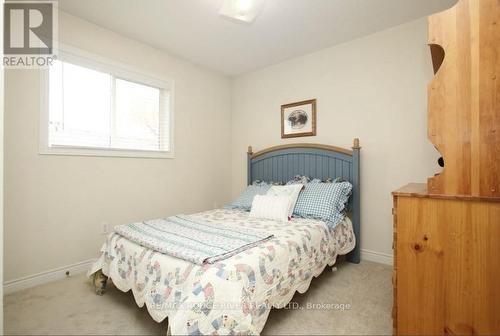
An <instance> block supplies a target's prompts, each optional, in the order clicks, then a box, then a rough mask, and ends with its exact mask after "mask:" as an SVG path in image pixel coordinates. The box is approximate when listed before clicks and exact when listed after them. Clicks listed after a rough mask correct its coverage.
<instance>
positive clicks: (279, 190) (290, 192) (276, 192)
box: [266, 184, 304, 218]
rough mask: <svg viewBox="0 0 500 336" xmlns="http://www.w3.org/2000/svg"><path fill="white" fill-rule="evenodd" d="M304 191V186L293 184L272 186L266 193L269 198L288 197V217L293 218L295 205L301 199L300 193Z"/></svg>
mask: <svg viewBox="0 0 500 336" xmlns="http://www.w3.org/2000/svg"><path fill="white" fill-rule="evenodd" d="M302 189H304V185H303V184H291V185H287V186H272V187H271V188H270V189H269V190H268V191H267V193H266V195H269V196H285V197H288V217H289V218H292V215H293V209H294V208H295V203H297V199H298V198H299V194H300V191H301V190H302Z"/></svg>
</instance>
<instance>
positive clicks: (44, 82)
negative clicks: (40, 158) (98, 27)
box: [39, 43, 175, 159]
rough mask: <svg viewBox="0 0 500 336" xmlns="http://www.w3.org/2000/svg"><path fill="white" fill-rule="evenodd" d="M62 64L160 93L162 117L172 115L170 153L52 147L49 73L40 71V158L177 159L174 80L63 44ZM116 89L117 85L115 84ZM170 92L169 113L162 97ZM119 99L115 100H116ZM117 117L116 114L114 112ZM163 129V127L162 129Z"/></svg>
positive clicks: (60, 59)
mask: <svg viewBox="0 0 500 336" xmlns="http://www.w3.org/2000/svg"><path fill="white" fill-rule="evenodd" d="M57 55H58V60H59V61H62V62H68V63H72V64H75V65H78V66H82V67H86V68H89V69H93V70H97V71H101V72H105V73H108V74H110V75H111V76H112V78H113V80H115V79H122V80H126V81H130V82H134V83H138V84H143V85H147V86H151V87H155V88H158V89H160V117H161V114H162V112H163V113H165V112H166V111H168V127H169V130H168V132H169V133H168V139H169V150H168V151H160V150H147V149H118V148H108V147H102V148H101V147H83V146H68V145H58V146H49V69H41V70H40V102H41V108H40V123H39V154H41V155H70V156H72V155H77V156H99V157H130V158H155V159H173V158H174V157H175V156H174V82H173V80H165V79H158V78H157V77H155V76H153V75H150V74H147V73H144V72H142V71H138V70H137V69H134V68H132V67H131V66H128V65H126V64H123V63H119V62H115V61H112V60H110V59H107V58H105V57H102V56H98V55H95V54H92V53H89V52H86V51H83V50H80V49H78V48H75V47H72V46H69V45H62V44H61V43H59V50H58V54H57ZM113 85H115V84H114V81H113ZM165 91H166V92H168V94H169V106H168V110H166V109H164V108H163V109H162V108H161V104H162V102H164V101H165V99H161V97H162V94H164V93H165ZM114 98H115V97H112V99H114ZM111 112H112V113H114V111H111ZM160 126H161V125H160Z"/></svg>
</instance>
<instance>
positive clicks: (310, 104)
mask: <svg viewBox="0 0 500 336" xmlns="http://www.w3.org/2000/svg"><path fill="white" fill-rule="evenodd" d="M315 135H316V99H310V100H304V101H300V102H296V103H290V104H285V105H281V138H282V139H286V138H298V137H306V136H315Z"/></svg>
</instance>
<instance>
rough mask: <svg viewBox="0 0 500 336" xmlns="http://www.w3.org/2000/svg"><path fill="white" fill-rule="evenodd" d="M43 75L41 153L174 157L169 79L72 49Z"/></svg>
mask: <svg viewBox="0 0 500 336" xmlns="http://www.w3.org/2000/svg"><path fill="white" fill-rule="evenodd" d="M59 58H60V60H58V61H55V62H54V63H53V65H52V66H51V67H50V68H49V69H48V70H47V71H46V73H45V76H43V77H44V78H43V81H44V83H43V84H44V85H45V87H46V90H45V91H46V92H45V96H46V97H45V98H46V99H45V106H46V109H47V111H46V113H45V114H46V115H44V116H43V117H42V118H41V120H42V122H41V123H42V124H41V137H42V138H41V144H43V146H41V153H43V154H69V155H97V156H139V157H172V141H171V139H172V127H171V126H172V125H171V115H172V111H171V110H172V109H171V105H172V104H171V90H170V88H169V85H168V83H166V82H161V81H158V80H156V79H152V78H148V77H145V76H142V75H138V74H136V73H133V72H130V71H125V70H122V69H121V68H118V67H114V66H112V65H110V64H104V63H102V62H99V63H98V62H95V61H94V60H89V59H85V58H82V57H78V56H75V55H71V54H64V53H61V52H60V54H59Z"/></svg>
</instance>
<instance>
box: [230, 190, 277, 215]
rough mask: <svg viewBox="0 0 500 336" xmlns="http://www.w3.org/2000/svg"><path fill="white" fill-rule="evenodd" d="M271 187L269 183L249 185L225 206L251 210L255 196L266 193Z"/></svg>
mask: <svg viewBox="0 0 500 336" xmlns="http://www.w3.org/2000/svg"><path fill="white" fill-rule="evenodd" d="M270 188H271V186H270V185H268V184H262V185H250V186H247V187H246V189H245V190H244V191H243V193H242V194H241V195H240V196H239V197H238V198H237V199H235V200H234V201H233V202H232V203H231V204H229V205H227V206H226V207H225V208H226V209H240V210H246V211H250V209H251V208H252V202H253V199H254V197H255V196H256V195H265V194H266V193H267V192H268V191H269V189H270Z"/></svg>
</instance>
